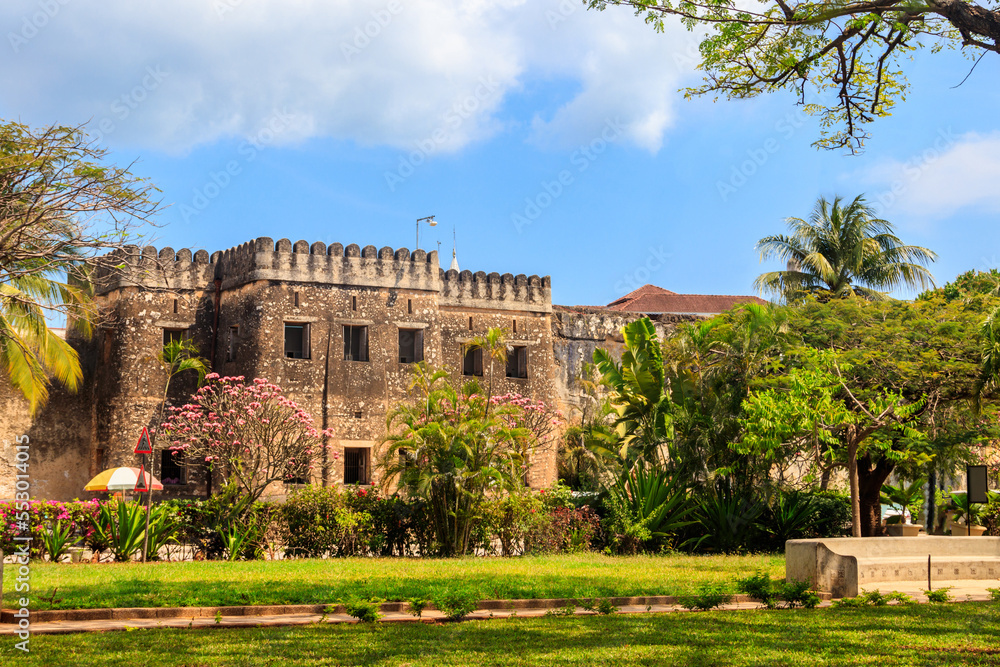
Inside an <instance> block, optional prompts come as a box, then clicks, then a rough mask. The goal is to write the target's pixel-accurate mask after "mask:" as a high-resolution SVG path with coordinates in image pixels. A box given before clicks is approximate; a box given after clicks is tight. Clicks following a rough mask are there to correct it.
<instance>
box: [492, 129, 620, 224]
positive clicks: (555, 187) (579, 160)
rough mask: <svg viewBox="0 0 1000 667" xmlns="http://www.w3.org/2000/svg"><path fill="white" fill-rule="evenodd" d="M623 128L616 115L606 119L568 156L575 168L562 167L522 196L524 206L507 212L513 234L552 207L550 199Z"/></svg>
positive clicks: (570, 182)
mask: <svg viewBox="0 0 1000 667" xmlns="http://www.w3.org/2000/svg"><path fill="white" fill-rule="evenodd" d="M623 131H624V128H623V127H622V122H621V119H620V118H617V117H616V118H615V119H614V120H608V121H606V122H605V124H604V128H603V129H602V130H601V133H600V135H599V136H597V137H595V138H594V139H592V140H591V141H590V143H588V144H585V145H582V146H580V147H579V148H577V149H576V150H574V151H573V153H572V154H571V155H570V157H569V162H570V164H571V165H572V166H573V167H575V170H573V169H562V170H561V171H560V172H559V173H558V174H556V175H555V177H554V178H553V179H552V180H542V182H541V183H539V186H540V188H539V190H538V192H537V193H536V194H534V195H533V196H531V197H525V198H524V208H523V209H522V210H521V211H516V212H514V213H511V214H510V221H511V223H513V225H514V229H516V230H517V233H518V234H520V233H522V232H523V230H524V228H525V227H527V226H528V225H531V224H533V223H534V222H535V220H537V219H538V218H539V217H540V216H541V215H542V212H543V211H545V209H547V208H548V207H550V206H552V204H553V202H555V200H557V199H559V197H561V196H562V195H563V193H564V192H566V189H567V188H569V187H570V186H571V185H573V183H574V182H575V181H576V175H575V174H582V173H583V172H585V171H587V169H589V168H590V165H592V164H593V163H594V162H595V161H596V160H597V158H598V157H600V156H601V154H603V153H604V151H606V150H607V149H608V146H609V145H611V144H613V143H614V142H615V141H617V140H618V137H620V136H621V135H622V132H623Z"/></svg>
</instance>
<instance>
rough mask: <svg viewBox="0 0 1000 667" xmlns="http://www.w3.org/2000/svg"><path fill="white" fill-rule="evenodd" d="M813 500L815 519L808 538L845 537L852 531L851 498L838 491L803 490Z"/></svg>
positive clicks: (807, 535) (806, 535)
mask: <svg viewBox="0 0 1000 667" xmlns="http://www.w3.org/2000/svg"><path fill="white" fill-rule="evenodd" d="M800 495H802V496H806V497H809V498H810V499H811V500H812V504H813V508H814V511H815V517H816V518H815V520H814V521H813V524H812V526H811V528H810V530H809V531H808V532H807V533H806V534H805V535H803V537H806V538H816V537H843V536H845V535H848V534H850V532H851V499H850V497H849V496H847V495H846V494H843V493H838V492H836V491H815V492H812V493H805V492H803V493H802V494H800Z"/></svg>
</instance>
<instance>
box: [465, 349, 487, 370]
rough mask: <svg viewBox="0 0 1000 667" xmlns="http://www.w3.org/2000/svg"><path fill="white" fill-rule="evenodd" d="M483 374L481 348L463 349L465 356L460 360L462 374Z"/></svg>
mask: <svg viewBox="0 0 1000 667" xmlns="http://www.w3.org/2000/svg"><path fill="white" fill-rule="evenodd" d="M482 374H483V350H482V348H478V347H474V348H470V349H467V350H466V351H465V358H464V359H463V360H462V375H478V376H482Z"/></svg>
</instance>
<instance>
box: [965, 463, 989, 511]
mask: <svg viewBox="0 0 1000 667" xmlns="http://www.w3.org/2000/svg"><path fill="white" fill-rule="evenodd" d="M965 480H966V484H967V487H966V488H967V489H968V491H969V502H970V503H983V504H984V505H985V504H986V503H988V502H989V501H990V499H989V498H988V497H987V495H986V489H987V488H988V487H989V482H988V481H987V479H986V466H966V467H965Z"/></svg>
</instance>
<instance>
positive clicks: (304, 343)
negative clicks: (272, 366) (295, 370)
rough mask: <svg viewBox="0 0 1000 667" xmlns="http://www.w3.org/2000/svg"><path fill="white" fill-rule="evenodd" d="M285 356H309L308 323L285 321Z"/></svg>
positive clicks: (299, 357)
mask: <svg viewBox="0 0 1000 667" xmlns="http://www.w3.org/2000/svg"><path fill="white" fill-rule="evenodd" d="M285 356H286V357H287V358H289V359H308V358H309V325H308V324H306V323H302V324H296V323H289V322H286V323H285Z"/></svg>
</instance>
